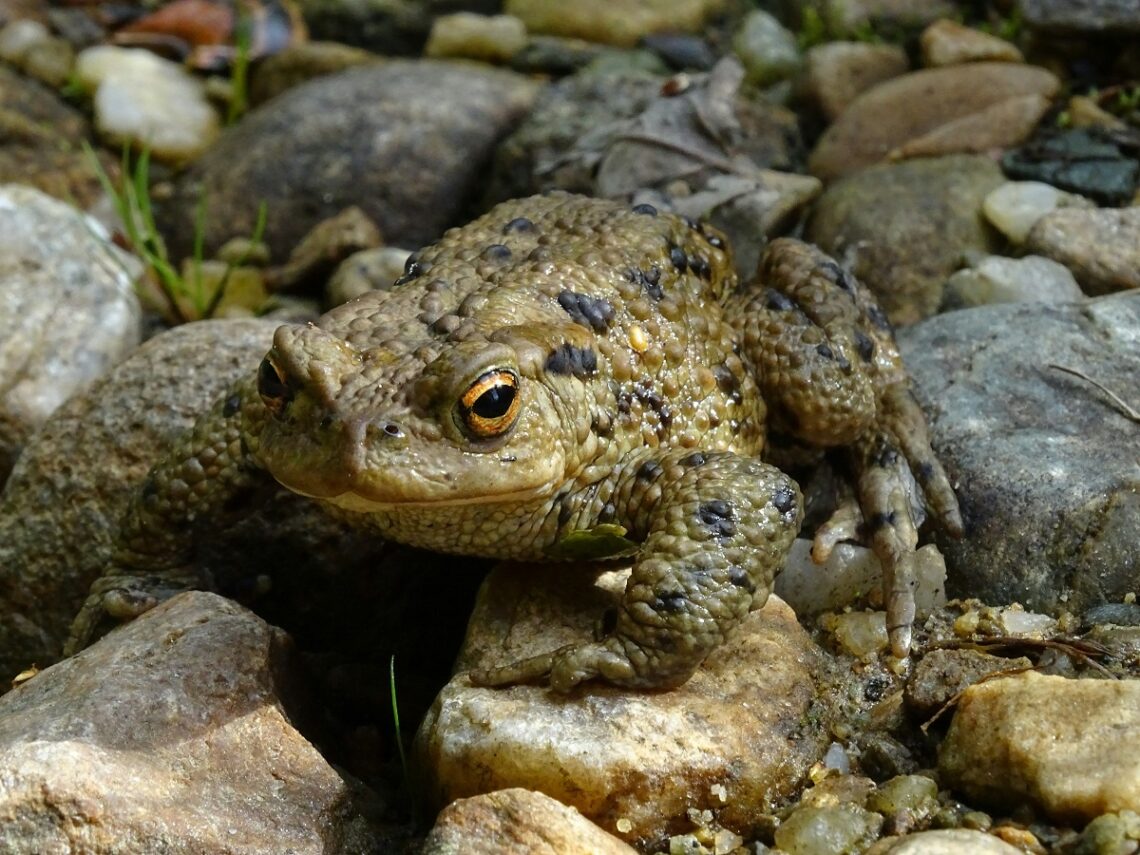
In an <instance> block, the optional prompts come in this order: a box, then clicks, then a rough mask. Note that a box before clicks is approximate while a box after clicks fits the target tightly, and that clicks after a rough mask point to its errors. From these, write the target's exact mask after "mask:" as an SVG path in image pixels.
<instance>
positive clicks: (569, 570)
mask: <svg viewBox="0 0 1140 855" xmlns="http://www.w3.org/2000/svg"><path fill="white" fill-rule="evenodd" d="M625 578H626V574H625V573H624V572H620V571H609V572H606V573H604V574H603V575H602V576H601V577H600V578H599V579H598V582H597V584H596V585H594V584H591V579H592V574H591V573H589V572H586V569H585V568H582V569H581V570H580V571H576V569H575V568H573V567H567V566H566V565H534V566H532V565H522V564H502V565H499V566H498V567H497V568H496V569H495V570H494V571H493V572H492V574H491V576H490V577H489V578H488V580H487V582H486V583H485V585H484V588H483V590H482V591H481V593H480V597H479V601H478V604H477V606H476V611H475V614H473V615H472V617H471V623H470V625H469V629H468V635H467V639H466V642H465V645H464V649H463V651H461V653H460V658H459V664H458V669H459V673H458V674H457V676H456V677H455V678H453V680H452V681H451V682H450V683H449V684H448V685H447V686H446V687H445V688H444V689H443V691H442V692H441V693H440V695H439V697H438V698H437V699H436V702H435V704H434V706H433V707H432V710H431V711H430V712H429V714H428V716H427V718H426V719H425V721H424V723H423V724H422V725H421V727H420V731H419V734H418V736H417V739H416V749H417V760H416V763H417V764H418V765H419V767H420V768H422V769H423V770H424V771H425V775H426V776H427V778H428V779H429V781H428V784H427V786H426V790H427V791H428V792H429V793H430V795H431V798H432V800H433V801H435V802H437V803H440V804H446V803H447V802H450V801H451V800H453V799H455V798H462V797H467V796H472V795H476V794H478V793H482V792H489V791H491V790H496V789H501V788H504V787H526V788H527V789H535V790H541V791H542V792H545V793H546V794H548V795H550V796H552V797H554V798H557V799H558V800H559V801H562V802H564V803H566V804H568V805H573V806H574V807H576V808H577V809H578V810H580V811H581V812H582V813H583V814H584V815H585V816H586V817H587V818H589V819H591V820H592V821H594V822H596V823H597V824H598V825H600V826H601V827H602V828H603V829H605V830H606V831H607V832H609V833H611V834H616V835H617V836H619V837H621V838H622V839H623V840H627V841H632V840H638V839H641V840H645V839H651V838H654V837H657V836H659V835H664V834H666V833H667V832H668V831H669V829H673V828H676V826H677V824H678V823H681V822H684V821H685V818H686V816H687V814H688V811H690V810H691V809H696V810H706V809H707V810H711V811H714V812H715V814H716V816H717V820H718V822H719V823H720V825H722V826H723V827H725V828H728V829H730V830H733V831H737V832H739V833H744V832H745V831H746V830H747V829H748V828H749V827H750V824H751V823H752V822H753V821H754V814H755V811H756V810H757V809H758V806H761V805H771V804H773V803H774V801H775V800H778V799H779V798H781V795H782V794H785V795H786V794H790V793H792V792H794V791H795V790H796V788H797V787H798V786H799V782H800V780H801V779H802V777H803V776H804V775H805V774H806V772H807V770H808V768H809V767H810V766H811V764H812V763H814V762H815V761H816V760H818V759H819V757H820V756H821V755H822V753H823V750H824V746H825V744H826V742H825V740H824V738H823V737H824V734H823V732H822V731H821V730H820V729H819V727H818V721H817V720H815V719H808V718H805V716H806V714H807V710H808V707H807V704H808V702H809V701H810V700H811V699H812V698H813V697H814V694H815V691H816V688H815V686H814V678H813V674H814V673H815V671H816V669H817V667H818V662H817V656H818V651H817V649H816V648H815V647H814V645H813V644H812V643H811V641H810V640H809V639H808V637H807V635H806V633H805V632H804V631H803V629H802V628H801V627H800V626H799V624H798V623H797V622H796V619H795V615H794V613H793V612H792V610H791V609H790V608H788V606H787V605H786V604H784V603H783V602H781V601H780V600H779V599H778V598H776V597H772V598H770V599H769V601H768V603H767V605H766V606H765V607H764V608H763V609H760V610H759V611H754V612H752V613H751V614H750V615H749V616H748V618H746V619H745V621H744V623H743V624H742V625H741V626H740V627H739V628H738V629H737V631H736V632H735V634H734V635H733V636H732V637H731V638H730V639H729V640H728V641H727V642H726V643H725V644H724V645H722V646H721V647H719V648H717V649H716V650H715V651H714V652H713V653H712V654H711V655H710V656H709V658H708V659H707V660H706V661H705V663H704V664H703V665H702V666H701V667H700V668H699V669H698V670H697V672H696V673H695V674H694V675H693V677H692V678H691V679H689V681H688V682H686V683H685V684H684V685H683V686H681V687H679V688H677V689H673V690H671V691H668V692H630V691H628V690H622V689H617V688H613V687H609V686H605V685H602V684H598V683H594V684H591V685H590V686H589V687H588V689H587V690H585V691H581V692H575V693H573V694H571V695H567V696H559V695H555V694H553V693H551V692H550V690H549V689H547V688H544V687H538V686H526V685H524V686H513V687H510V688H505V689H485V688H478V687H475V686H472V685H471V683H470V681H469V680H468V679H467V676H466V673H465V671H466V669H468V668H470V667H473V666H488V665H495V664H503V663H505V662H508V661H512V660H514V659H516V658H518V657H520V656H528V655H533V654H534V653H535V652H537V651H542V650H553V649H557V648H558V647H561V646H562V645H564V644H567V643H570V642H572V641H575V640H585V639H588V638H590V637H591V629H590V627H591V626H592V625H593V623H594V622H595V621H596V620H597V618H598V616H599V615H601V614H602V612H603V611H604V610H605V608H606V607H607V606H608V605H610V604H612V602H613V598H614V597H615V596H617V593H618V592H620V591H621V590H622V589H623V588H624V584H625ZM598 746H605V748H604V750H598Z"/></svg>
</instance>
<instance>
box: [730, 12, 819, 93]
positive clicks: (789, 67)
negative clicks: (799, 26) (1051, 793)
mask: <svg viewBox="0 0 1140 855" xmlns="http://www.w3.org/2000/svg"><path fill="white" fill-rule="evenodd" d="M732 49H733V50H734V51H735V52H736V56H737V57H738V58H739V59H740V61H741V63H742V64H743V65H744V70H745V72H746V78H745V79H746V80H747V81H748V82H749V83H753V84H755V85H757V86H768V85H771V84H773V83H776V82H778V81H780V80H786V79H788V78H789V77H791V76H792V75H794V74H795V73H796V72H797V71H799V68H800V65H801V63H802V59H801V57H800V50H799V46H798V45H797V44H796V35H795V33H793V32H791V31H790V30H788V29H787V28H786V27H785V26H784V25H783V24H781V23H780V22H779V20H778V19H777V18H776V16H775V15H771V14H769V13H768V12H765V11H764V10H762V9H754V10H753V11H751V12H749V13H748V14H747V15H745V16H744V20H743V21H741V23H740V26H739V27H738V28H737V30H736V33H735V34H734V35H733V37H732Z"/></svg>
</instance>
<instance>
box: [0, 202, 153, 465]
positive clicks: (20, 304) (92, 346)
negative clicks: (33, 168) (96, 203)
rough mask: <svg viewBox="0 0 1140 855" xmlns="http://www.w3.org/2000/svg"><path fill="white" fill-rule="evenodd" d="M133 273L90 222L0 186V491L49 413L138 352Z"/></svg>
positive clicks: (130, 260) (136, 266) (128, 260)
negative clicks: (122, 360)
mask: <svg viewBox="0 0 1140 855" xmlns="http://www.w3.org/2000/svg"><path fill="white" fill-rule="evenodd" d="M141 275H142V266H141V264H140V263H139V262H138V261H137V259H135V258H134V257H133V256H130V255H128V254H127V253H125V252H123V251H122V250H121V249H119V248H118V247H116V246H114V245H113V244H112V243H111V242H110V239H109V236H108V235H107V234H106V233H105V232H104V231H103V230H102V228H101V227H100V226H99V225H98V224H96V223H95V222H94V220H91V219H90V218H88V217H86V216H84V215H83V214H82V213H80V212H79V211H77V210H75V209H74V208H72V207H71V206H70V205H67V204H65V203H63V202H60V201H58V200H56V199H53V198H52V197H50V196H47V195H46V194H44V193H41V192H40V191H39V190H36V189H34V188H32V187H24V186H20V185H16V184H8V185H3V186H0V341H2V342H3V343H4V344H3V347H2V348H0V390H2V391H0V483H2V482H3V480H4V479H6V478H7V476H8V473H9V471H10V470H11V468H12V466H13V464H14V463H15V460H16V457H17V456H18V455H19V453H20V449H21V448H22V447H23V445H24V444H25V442H26V441H27V440H28V438H29V437H30V436H31V435H32V434H33V433H35V431H36V430H38V429H39V428H40V427H41V425H43V423H44V422H45V421H46V420H47V418H48V417H49V416H50V415H51V414H52V413H53V412H54V411H55V410H56V408H58V407H59V406H60V405H61V404H63V403H64V402H65V401H67V400H68V398H70V397H72V396H73V395H76V394H78V393H80V392H82V391H83V390H84V389H86V388H88V387H89V386H90V385H91V384H92V383H94V382H95V381H96V380H98V379H99V377H101V376H102V375H103V374H104V373H106V372H107V371H108V370H109V369H110V368H111V367H112V366H113V365H114V364H115V363H116V362H118V361H119V360H121V359H122V358H123V357H124V356H126V355H127V353H129V352H130V351H131V349H132V348H134V347H135V346H137V345H138V343H139V339H140V336H141V328H140V323H139V321H140V316H141V309H140V307H139V302H138V298H137V297H136V296H135V292H134V282H135V281H136V280H137V279H138V278H139V277H140V276H141Z"/></svg>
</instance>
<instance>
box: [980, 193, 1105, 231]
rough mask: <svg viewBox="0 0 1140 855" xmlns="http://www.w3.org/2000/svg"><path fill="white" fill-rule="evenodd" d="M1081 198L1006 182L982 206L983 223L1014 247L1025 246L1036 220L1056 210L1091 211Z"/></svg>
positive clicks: (1070, 194)
mask: <svg viewBox="0 0 1140 855" xmlns="http://www.w3.org/2000/svg"><path fill="white" fill-rule="evenodd" d="M1091 207H1093V203H1092V202H1090V201H1089V200H1088V199H1086V198H1084V197H1083V196H1077V195H1075V194H1073V193H1066V192H1065V191H1063V190H1058V189H1057V188H1056V187H1054V186H1053V185H1052V184H1045V183H1043V182H1041V181H1007V182H1006V183H1004V184H1002V185H1001V186H1000V187H998V188H996V189H995V190H994V191H993V192H991V193H990V194H989V195H988V196H986V199H985V202H983V203H982V211H983V212H984V213H985V215H986V219H987V220H989V221H990V223H991V224H992V225H993V226H994V228H996V229H998V230H999V231H1000V232H1001V233H1002V234H1004V235H1005V236H1006V237H1007V238H1009V239H1010V240H1011V241H1013V243H1015V244H1023V243H1025V239H1026V238H1027V237H1029V232H1030V230H1031V229H1032V228H1033V226H1034V225H1035V224H1036V223H1037V221H1038V220H1039V219H1041V218H1042V217H1043V216H1045V215H1046V214H1048V213H1049V212H1050V211H1054V210H1056V209H1057V208H1091Z"/></svg>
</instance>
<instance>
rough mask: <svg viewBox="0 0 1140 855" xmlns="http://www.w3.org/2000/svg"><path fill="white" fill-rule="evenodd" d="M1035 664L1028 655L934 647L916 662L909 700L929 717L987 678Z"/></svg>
mask: <svg viewBox="0 0 1140 855" xmlns="http://www.w3.org/2000/svg"><path fill="white" fill-rule="evenodd" d="M1032 664H1033V663H1032V662H1030V661H1029V659H1027V658H1026V657H1024V656H1021V657H1018V658H1017V659H1007V658H1003V657H1001V656H992V655H990V654H989V653H982V652H981V651H979V650H970V649H962V650H955V649H952V648H948V649H941V650H930V651H928V652H927V653H926V654H925V655H924V656H923V657H922V658H921V659H919V660H918V661H917V662H915V663H914V667H913V669H912V671H911V673H910V674H909V675H908V676H907V681H906V692H905V698H906V703H907V706H908V707H910V709H911V710H913V711H914V712H915V714H917V715H918V716H921V717H922V719H924V720H925V719H928V718H930V717H931V716H932V715H935V714H936V713H938V712H939V711H940V710H941V709H942V707H943V706H944V705H946V704H948V703H950V702H951V701H953V700H954V698H955V697H956V696H957V695H958V694H959V693H960V692H962V691H963V690H965V688H966V687H967V686H971V685H973V684H974V683H977V682H978V681H979V680H981V679H982V678H983V677H989V676H990V675H991V674H997V673H1000V672H1002V671H1011V672H1012V671H1018V670H1025V669H1027V668H1030V667H1032Z"/></svg>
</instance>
